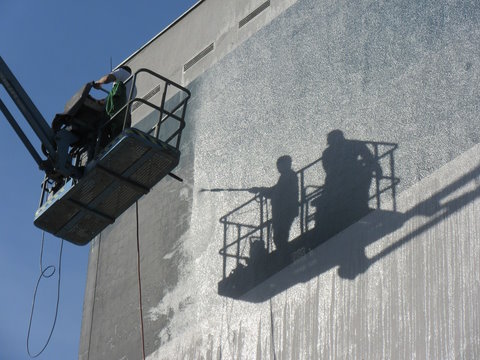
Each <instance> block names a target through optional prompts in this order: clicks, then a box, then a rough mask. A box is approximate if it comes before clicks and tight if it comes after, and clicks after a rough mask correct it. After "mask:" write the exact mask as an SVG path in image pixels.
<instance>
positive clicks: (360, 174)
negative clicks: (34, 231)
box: [80, 0, 480, 359]
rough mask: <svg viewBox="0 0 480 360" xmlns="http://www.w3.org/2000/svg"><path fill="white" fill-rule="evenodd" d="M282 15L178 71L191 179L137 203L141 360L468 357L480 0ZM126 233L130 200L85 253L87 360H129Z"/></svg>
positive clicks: (349, 5) (316, 8)
mask: <svg viewBox="0 0 480 360" xmlns="http://www.w3.org/2000/svg"><path fill="white" fill-rule="evenodd" d="M209 3H210V4H213V3H216V2H215V1H214V0H212V1H205V2H203V3H202V5H203V4H205V5H208V4H209ZM233 3H235V2H233ZM233 3H232V4H233ZM261 3H263V2H260V3H259V4H261ZM280 3H282V4H283V8H282V9H286V10H285V11H283V12H278V13H276V14H275V16H273V17H272V18H271V19H270V20H267V19H266V20H265V22H264V26H263V27H262V26H258V28H256V29H255V31H253V30H252V31H251V34H250V35H249V37H248V38H246V39H242V40H241V41H239V42H238V43H235V45H234V46H231V47H228V46H226V45H225V46H226V47H225V50H224V53H223V54H222V55H219V56H218V58H216V59H215V61H213V62H212V64H211V65H210V66H206V67H205V68H203V69H201V70H198V69H197V70H198V71H199V73H198V74H197V75H195V76H193V75H192V77H190V75H188V74H187V72H188V71H189V70H187V72H185V73H184V74H183V78H181V77H180V76H179V75H178V76H177V79H180V80H177V81H180V82H182V83H183V84H186V85H188V86H189V88H190V89H191V91H192V94H193V97H192V100H191V102H190V105H189V112H188V115H187V118H188V120H187V121H188V126H187V128H186V131H185V133H184V136H183V143H182V149H183V152H182V159H181V163H180V165H179V167H178V168H177V169H176V173H177V174H178V175H179V176H181V177H183V178H184V179H185V181H184V182H183V183H179V182H176V181H175V180H173V179H165V180H162V182H161V183H159V184H158V185H157V186H156V187H155V188H154V189H152V191H151V192H150V193H149V194H148V195H146V196H145V197H144V198H142V199H141V200H140V201H139V204H138V209H139V217H138V223H139V236H140V247H141V266H142V267H141V271H142V295H143V311H144V315H145V316H144V317H145V318H144V322H145V341H146V350H147V355H148V358H149V359H175V358H179V359H183V358H186V359H199V358H205V359H213V358H215V359H217V358H222V359H223V358H227V359H242V358H245V359H252V358H257V359H263V358H266V359H269V358H271V359H311V358H319V359H325V358H328V359H338V358H348V359H350V358H368V359H377V358H378V359H383V358H388V359H405V358H414V357H416V358H422V359H423V358H437V359H438V358H465V359H473V358H478V357H479V356H480V317H479V308H478V302H477V300H476V299H477V298H478V297H479V295H480V294H479V292H480V287H479V280H478V276H477V272H476V271H478V269H477V267H478V266H477V263H476V262H477V259H478V257H479V255H480V247H479V235H480V229H479V225H478V222H477V221H476V219H477V218H478V216H479V210H480V203H479V200H478V194H479V193H478V188H479V184H480V181H479V170H478V169H479V167H478V166H479V165H480V164H479V158H480V157H479V155H480V148H479V146H478V145H477V144H478V143H479V142H480V121H479V118H478V110H479V105H478V104H479V89H478V85H477V84H478V82H479V77H480V62H479V60H478V59H479V58H480V56H479V55H480V44H479V43H478V38H479V35H480V23H479V19H480V5H479V4H478V3H477V2H472V1H428V2H421V3H418V2H416V1H390V2H383V1H358V2H346V1H340V2H339V1H318V0H298V1H297V2H296V3H293V2H289V1H285V2H283V1H272V4H280ZM252 4H253V2H251V3H249V5H248V6H250V8H251V9H254V8H255V7H256V5H252ZM292 4H293V5H292ZM202 5H200V6H199V7H198V8H197V9H195V10H194V11H193V12H192V14H196V12H197V10H198V14H200V13H201V11H200V9H201V6H202ZM288 5H291V6H290V7H289V8H288V9H287V7H288ZM227 8H228V9H231V8H232V7H227ZM224 11H225V12H227V9H225V10H224ZM245 13H248V12H247V11H246V10H245ZM201 15H202V16H201V17H200V18H199V20H195V21H192V22H189V20H188V19H189V18H188V16H187V17H185V19H184V20H182V21H181V22H179V23H178V24H177V25H175V27H174V28H173V29H175V28H176V27H179V29H181V30H178V31H179V32H178V34H179V35H178V36H179V38H178V39H176V40H178V41H182V39H183V38H182V36H185V35H182V34H183V32H184V31H186V30H185V29H190V27H194V26H195V24H197V22H196V21H200V19H201V18H203V16H207V15H204V14H203V13H201ZM189 16H190V15H189ZM243 16H244V15H243V14H242V15H241V16H239V17H240V18H243ZM265 16H267V15H265ZM216 18H221V16H220V15H217V16H216ZM208 19H210V18H208ZM230 19H233V18H230ZM225 21H226V20H225ZM237 21H238V19H237V18H235V20H231V23H232V24H233V23H236V22H237ZM226 22H228V21H226ZM205 23H208V24H210V23H211V19H210V21H207V20H205ZM216 26H217V27H218V28H217V29H213V30H211V31H212V34H213V35H211V36H212V37H215V34H218V33H220V32H221V31H220V30H219V29H220V28H222V26H220V25H216ZM232 28H233V27H232ZM173 29H172V30H173ZM214 30H215V31H214ZM237 30H241V29H238V28H237ZM169 31H170V30H169ZM232 31H233V30H232ZM167 33H168V32H167ZM167 33H166V34H167ZM199 33H202V32H201V31H199ZM202 34H203V33H202ZM164 36H165V34H164V35H162V36H160V37H159V38H158V39H156V40H155V41H153V42H152V43H151V44H150V45H148V46H147V47H146V48H145V49H144V50H142V51H141V52H139V53H138V54H137V55H135V56H134V57H133V58H132V59H130V60H129V62H130V63H131V64H132V65H133V67H134V68H138V67H141V66H149V67H153V69H154V70H157V71H160V70H161V65H160V64H161V63H163V61H159V62H158V63H157V59H159V58H158V56H160V55H158V50H156V49H158V47H157V46H159V45H160V44H161V43H162V37H164ZM199 36H200V35H199ZM200 38H201V36H200ZM214 40H215V39H214ZM207 42H208V41H207ZM199 44H200V42H199ZM172 46H173V45H172ZM202 46H203V45H199V47H198V49H201V48H202ZM172 49H175V48H174V47H172ZM205 59H206V58H205ZM199 64H200V63H199ZM157 65H158V66H157ZM182 66H183V65H182ZM194 66H196V65H194ZM191 69H194V68H193V67H192V68H191ZM170 73H171V74H175V71H174V70H171V71H170ZM166 75H167V76H168V74H166ZM175 76H176V75H174V77H175ZM139 94H140V95H141V94H142V93H141V92H140V91H139ZM146 122H148V119H146V120H142V121H140V122H139V123H138V124H137V125H138V126H142V123H143V124H145V123H146ZM332 131H334V132H333V133H332ZM328 134H333V135H331V136H330V137H329V141H328V142H327V135H328ZM342 134H343V137H342V136H341V135H342ZM285 155H288V156H290V158H291V159H292V169H293V170H292V172H295V174H294V176H293V178H295V179H297V180H291V179H292V177H291V176H290V177H289V178H290V180H289V181H284V179H286V177H285V176H280V174H279V172H278V170H277V167H276V163H277V159H279V158H281V157H282V156H285ZM380 168H381V171H380ZM292 172H288V171H286V172H285V173H284V174H286V175H291V173H292ZM287 177H288V176H287ZM296 181H298V183H297V182H296ZM292 183H293V186H291V184H292ZM295 186H297V189H298V194H299V195H298V196H299V197H298V201H299V204H298V206H297V209H296V211H297V212H296V214H297V213H298V216H296V217H295V219H293V222H292V215H291V212H290V211H289V210H288V209H291V206H287V205H286V204H287V203H289V201H287V199H290V198H291V197H292V194H293V196H295V195H296V190H295V189H294V188H295ZM260 187H263V189H253V188H260ZM267 188H269V189H267ZM365 189H367V190H365ZM242 190H246V191H242ZM248 190H251V191H248ZM287 208H288V209H287ZM290 222H292V223H291V227H290ZM279 224H287V230H285V229H284V228H282V227H281V225H279ZM288 227H290V229H288ZM275 229H276V231H275ZM282 232H283V234H284V235H285V233H286V234H287V235H288V238H289V242H288V244H287V245H286V246H285V247H284V249H283V250H282V251H279V250H278V249H277V246H276V244H275V243H276V242H278V239H279V236H278V234H280V233H282ZM272 233H273V234H272ZM275 234H277V237H275ZM135 239H136V213H135V207H132V208H131V209H129V210H128V211H127V212H126V213H125V214H124V215H122V216H121V217H120V218H119V219H117V221H116V223H115V224H114V225H112V226H111V227H109V228H108V229H107V230H106V231H104V232H103V233H102V234H101V236H100V237H97V239H95V241H94V243H93V245H92V248H91V256H90V264H89V274H88V281H87V292H86V297H85V306H84V321H83V325H82V338H81V348H80V358H81V359H140V358H141V342H140V330H139V327H140V320H139V308H138V285H137V273H136V243H135ZM262 241H263V244H264V246H265V247H263V246H260V247H259V246H258V245H259V244H260V245H261V244H262ZM262 249H265V250H262Z"/></svg>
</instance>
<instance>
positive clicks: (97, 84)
mask: <svg viewBox="0 0 480 360" xmlns="http://www.w3.org/2000/svg"><path fill="white" fill-rule="evenodd" d="M115 80H116V78H115V75H113V74H108V75H105V76H102V77H101V78H100V79H98V80H97V81H95V82H94V83H93V87H94V88H95V89H98V88H100V87H101V86H102V85H103V84H109V83H111V82H114V81H115Z"/></svg>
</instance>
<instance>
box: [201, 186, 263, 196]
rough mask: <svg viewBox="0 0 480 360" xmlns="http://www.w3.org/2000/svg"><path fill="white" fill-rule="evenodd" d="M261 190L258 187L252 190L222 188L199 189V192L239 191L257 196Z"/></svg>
mask: <svg viewBox="0 0 480 360" xmlns="http://www.w3.org/2000/svg"><path fill="white" fill-rule="evenodd" d="M262 189H263V188H260V187H252V188H247V189H241V188H230V189H224V188H213V189H200V190H199V192H207V191H208V192H223V191H225V192H235V191H236V192H239V191H245V192H249V193H251V194H257V193H259V192H261V191H262Z"/></svg>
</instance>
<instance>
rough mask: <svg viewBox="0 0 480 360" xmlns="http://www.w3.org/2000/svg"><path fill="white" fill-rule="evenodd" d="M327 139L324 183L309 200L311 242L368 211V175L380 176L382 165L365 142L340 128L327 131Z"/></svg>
mask: <svg viewBox="0 0 480 360" xmlns="http://www.w3.org/2000/svg"><path fill="white" fill-rule="evenodd" d="M327 142H328V147H327V148H326V149H325V150H324V152H323V155H322V165H323V168H324V170H325V173H326V177H325V184H324V186H323V191H322V193H321V196H320V197H319V198H317V199H316V200H314V202H313V205H314V206H316V207H317V211H316V215H315V229H316V230H315V231H316V236H315V241H316V242H317V244H315V246H317V245H319V244H321V243H322V242H324V241H326V240H328V239H329V238H330V237H332V236H333V235H335V234H337V233H339V232H340V231H342V230H343V229H345V228H347V227H348V226H350V225H351V224H353V223H355V222H356V221H358V220H359V219H360V218H362V217H364V216H365V215H367V214H368V213H369V212H370V208H369V206H368V201H369V196H370V185H371V183H372V178H373V177H374V176H377V177H381V176H382V168H381V167H380V165H379V164H378V162H377V161H376V159H375V158H374V156H373V155H372V153H371V152H370V150H369V149H368V147H367V145H366V143H365V142H362V141H358V140H347V139H345V137H344V135H343V132H342V131H341V130H333V131H331V132H330V133H329V134H328V135H327Z"/></svg>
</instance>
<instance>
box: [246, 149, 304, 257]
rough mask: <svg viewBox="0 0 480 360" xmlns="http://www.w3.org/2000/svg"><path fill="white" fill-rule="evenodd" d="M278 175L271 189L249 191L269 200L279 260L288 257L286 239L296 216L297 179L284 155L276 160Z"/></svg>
mask: <svg viewBox="0 0 480 360" xmlns="http://www.w3.org/2000/svg"><path fill="white" fill-rule="evenodd" d="M277 169H278V172H279V173H280V177H279V178H278V182H277V183H276V184H275V185H274V186H272V187H255V188H252V189H250V190H249V191H250V192H252V193H258V194H259V195H260V196H263V197H265V198H267V199H270V201H271V206H272V227H273V242H274V244H275V247H276V249H277V251H278V253H279V254H280V258H285V257H286V255H288V249H287V248H288V238H289V234H290V227H291V226H292V223H293V220H295V218H296V217H297V216H298V206H299V203H298V178H297V174H296V173H295V171H293V170H292V158H291V157H290V156H288V155H284V156H281V157H279V158H278V160H277Z"/></svg>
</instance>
